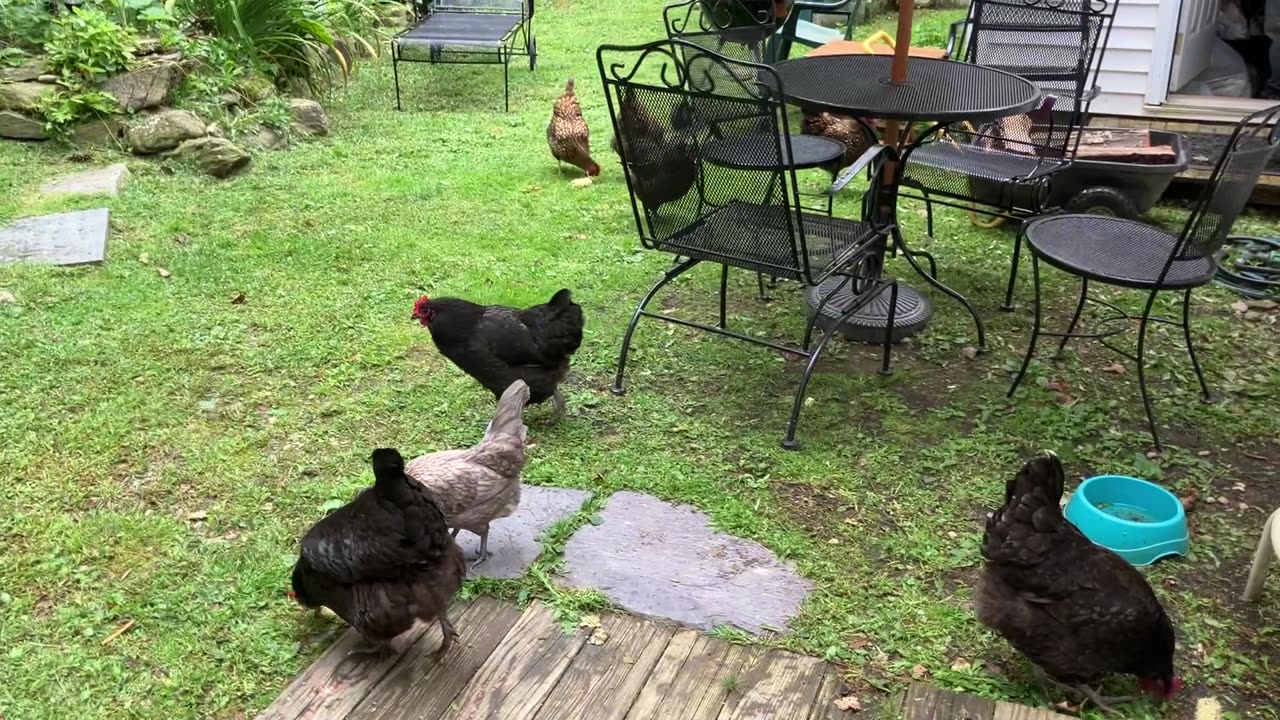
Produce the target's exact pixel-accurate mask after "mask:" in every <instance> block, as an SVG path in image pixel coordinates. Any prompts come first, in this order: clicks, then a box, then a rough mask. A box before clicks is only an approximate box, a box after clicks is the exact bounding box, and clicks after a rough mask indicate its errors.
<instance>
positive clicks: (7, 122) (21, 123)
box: [0, 110, 48, 140]
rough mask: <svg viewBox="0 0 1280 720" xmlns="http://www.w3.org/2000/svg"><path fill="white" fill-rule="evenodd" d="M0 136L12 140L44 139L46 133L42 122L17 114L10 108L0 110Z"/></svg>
mask: <svg viewBox="0 0 1280 720" xmlns="http://www.w3.org/2000/svg"><path fill="white" fill-rule="evenodd" d="M0 137H2V138H10V139H13V140H44V139H45V138H46V137H48V135H46V134H45V131H44V123H42V122H40V121H39V120H33V119H31V118H29V117H27V116H25V115H19V114H18V113H16V112H13V111H11V110H0Z"/></svg>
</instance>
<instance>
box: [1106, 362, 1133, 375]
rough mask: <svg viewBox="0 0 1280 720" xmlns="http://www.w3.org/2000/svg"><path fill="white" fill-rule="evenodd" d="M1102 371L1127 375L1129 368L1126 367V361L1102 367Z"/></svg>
mask: <svg viewBox="0 0 1280 720" xmlns="http://www.w3.org/2000/svg"><path fill="white" fill-rule="evenodd" d="M1102 372H1109V373H1115V374H1116V375H1127V374H1128V373H1129V368H1127V367H1125V366H1124V363H1118V362H1117V363H1111V364H1110V365H1108V366H1106V367H1104V368H1102Z"/></svg>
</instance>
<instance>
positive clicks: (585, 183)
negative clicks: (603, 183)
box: [569, 177, 591, 188]
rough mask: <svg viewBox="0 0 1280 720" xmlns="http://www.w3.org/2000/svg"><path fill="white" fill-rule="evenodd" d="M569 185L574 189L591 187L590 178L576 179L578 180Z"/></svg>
mask: <svg viewBox="0 0 1280 720" xmlns="http://www.w3.org/2000/svg"><path fill="white" fill-rule="evenodd" d="M569 184H570V185H572V186H574V187H576V188H584V187H591V178H589V177H581V178H578V179H576V180H574V181H573V182H571V183H569Z"/></svg>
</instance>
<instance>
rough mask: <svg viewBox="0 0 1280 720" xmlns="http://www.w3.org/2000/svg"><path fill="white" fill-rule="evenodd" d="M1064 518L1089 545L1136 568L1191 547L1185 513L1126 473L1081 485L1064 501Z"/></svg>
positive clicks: (1173, 501) (1166, 496)
mask: <svg viewBox="0 0 1280 720" xmlns="http://www.w3.org/2000/svg"><path fill="white" fill-rule="evenodd" d="M1066 517H1067V520H1070V521H1071V523H1072V524H1073V525H1075V526H1076V527H1077V528H1080V532H1082V533H1084V534H1085V537H1087V538H1089V539H1090V540H1092V541H1093V542H1094V543H1096V544H1098V545H1101V546H1103V547H1105V548H1107V549H1109V550H1112V551H1114V552H1115V553H1116V554H1117V555H1119V556H1120V557H1122V558H1124V559H1125V560H1128V561H1129V562H1131V563H1133V564H1134V565H1137V566H1139V567H1142V566H1145V565H1150V564H1151V563H1154V562H1155V561H1157V560H1159V559H1161V558H1165V557H1169V556H1170V555H1186V554H1187V550H1188V549H1190V547H1191V539H1190V537H1189V536H1188V534H1187V514H1186V512H1184V511H1183V509H1182V502H1181V501H1180V500H1178V498H1177V496H1175V495H1174V494H1173V493H1171V492H1169V491H1168V490H1165V489H1164V488H1162V487H1160V486H1159V485H1156V484H1155V483H1151V482H1147V481H1146V480H1139V479H1138V478H1135V477H1129V476H1128V475H1099V476H1097V477H1091V478H1089V479H1088V480H1085V481H1084V482H1082V483H1080V487H1078V488H1076V492H1075V494H1074V495H1072V496H1071V500H1070V501H1069V502H1067V510H1066Z"/></svg>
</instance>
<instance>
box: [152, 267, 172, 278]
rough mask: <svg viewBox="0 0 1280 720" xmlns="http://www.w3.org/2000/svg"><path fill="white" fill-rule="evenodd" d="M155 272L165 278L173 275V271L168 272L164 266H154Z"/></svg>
mask: <svg viewBox="0 0 1280 720" xmlns="http://www.w3.org/2000/svg"><path fill="white" fill-rule="evenodd" d="M156 274H157V275H159V276H160V277H162V278H166V279H167V278H169V277H171V276H172V275H173V273H171V272H169V271H168V270H165V269H164V268H156Z"/></svg>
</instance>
